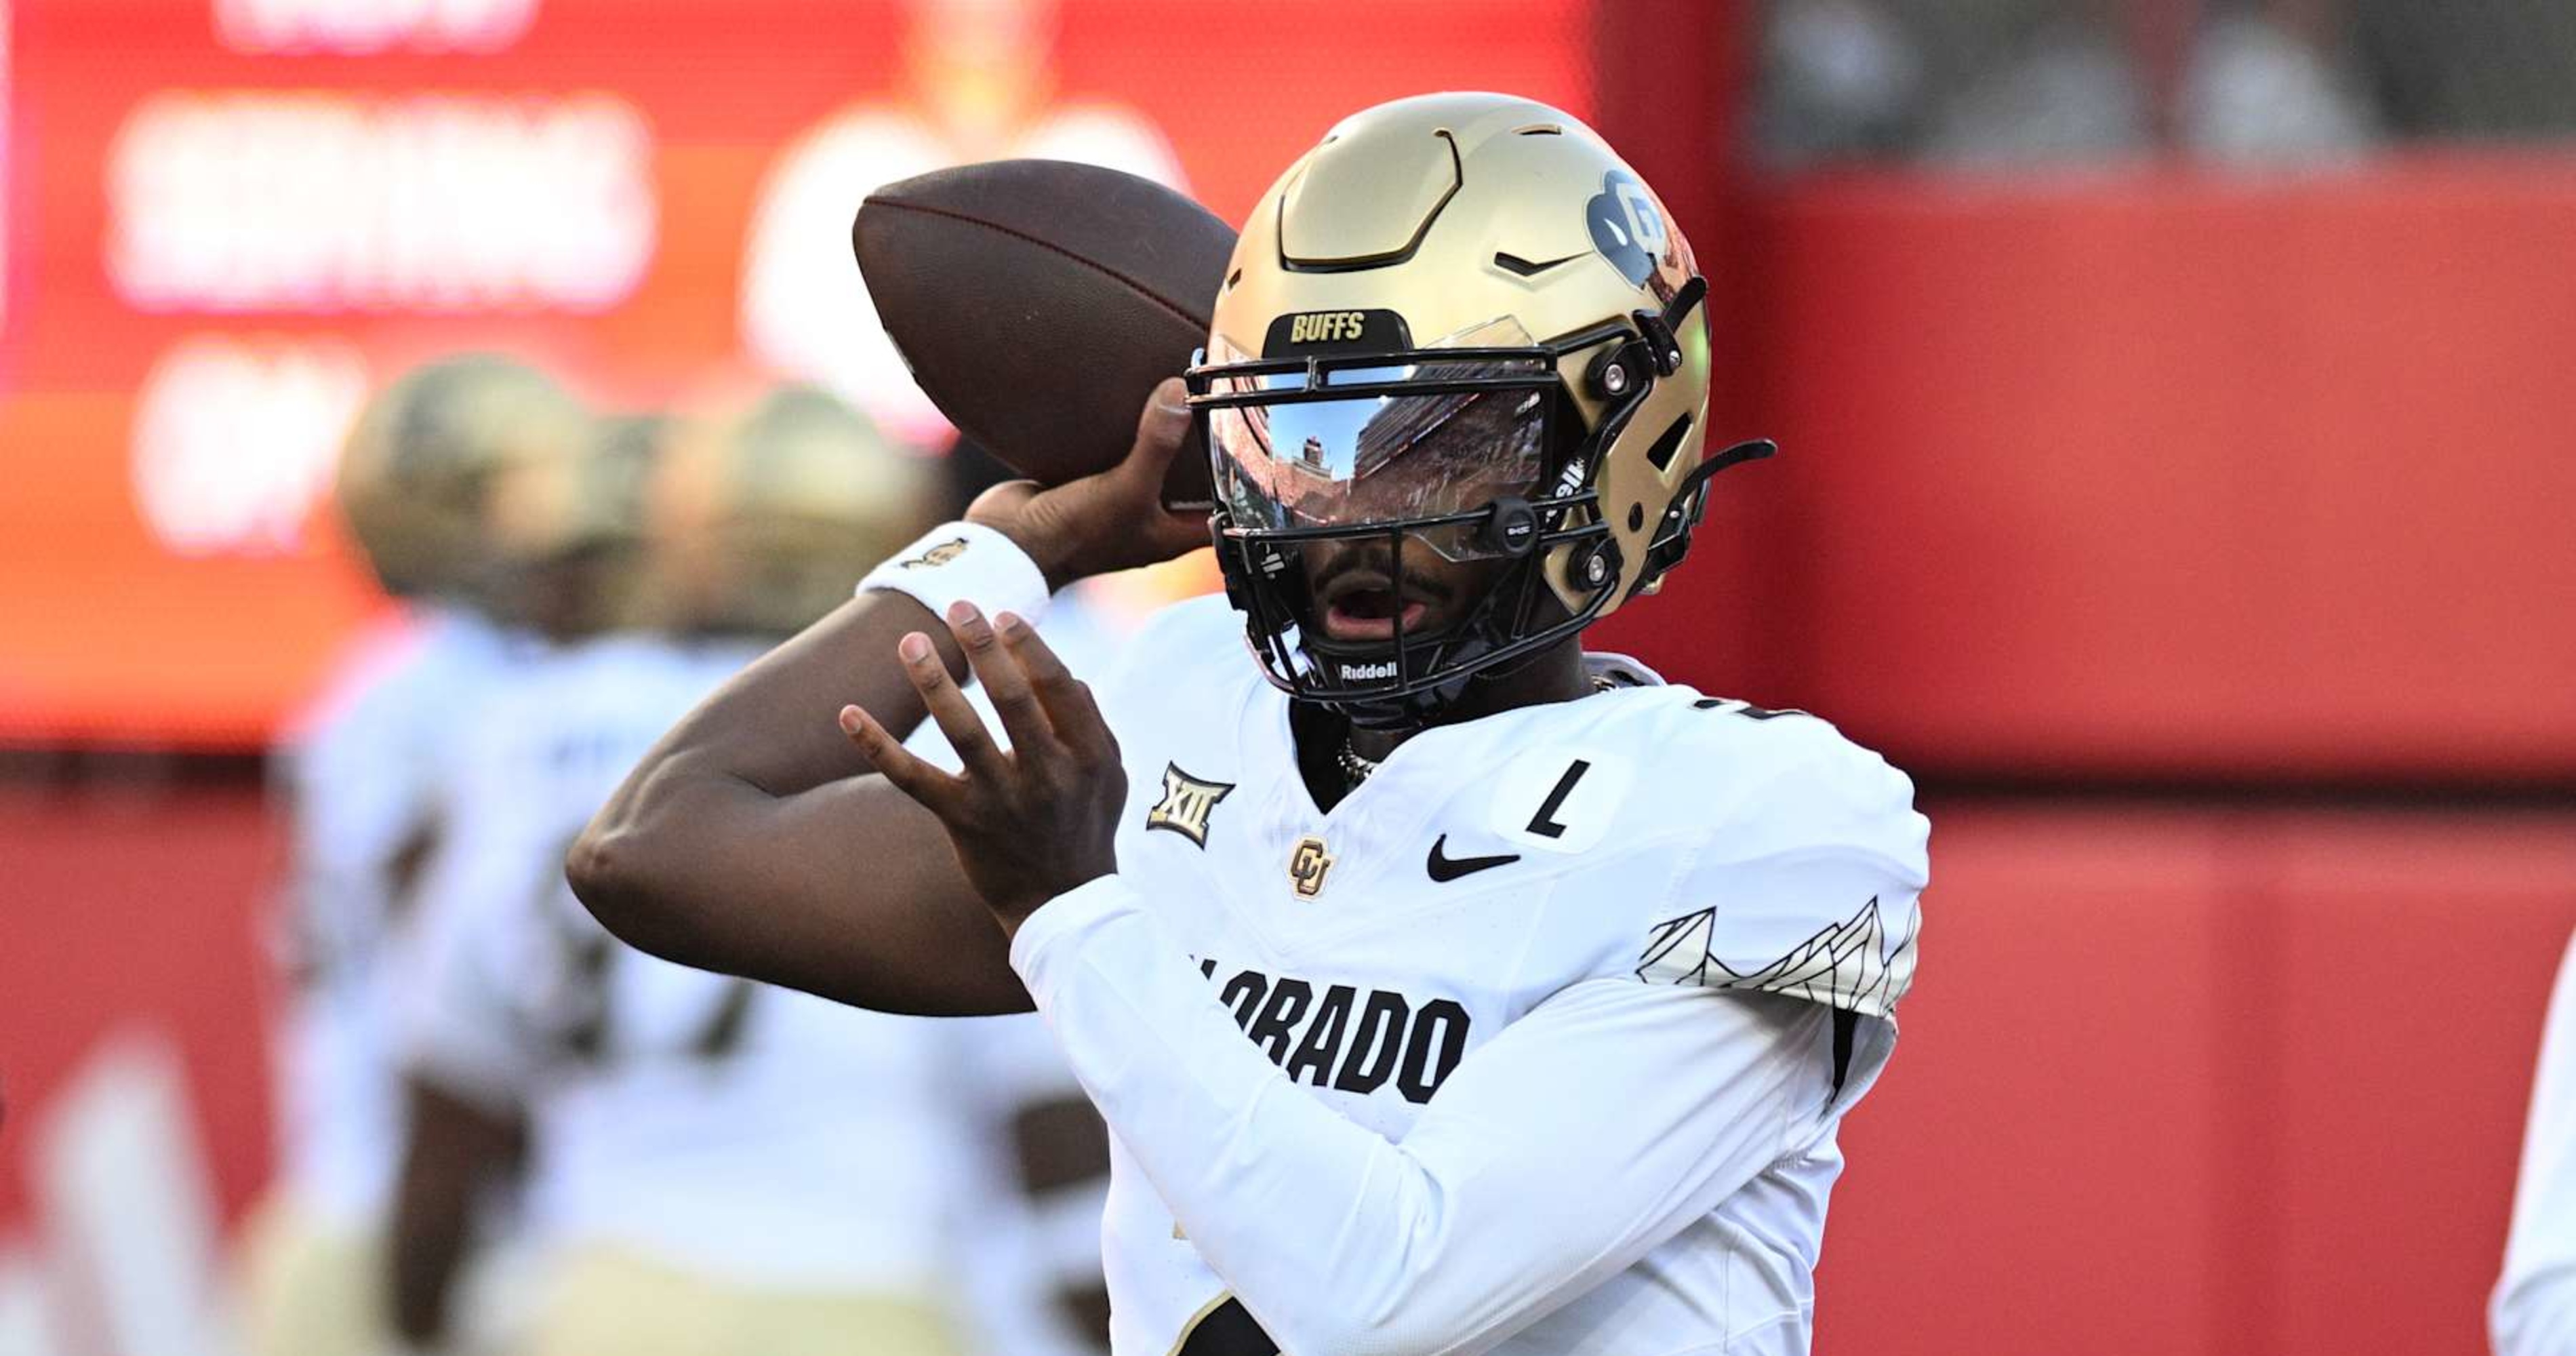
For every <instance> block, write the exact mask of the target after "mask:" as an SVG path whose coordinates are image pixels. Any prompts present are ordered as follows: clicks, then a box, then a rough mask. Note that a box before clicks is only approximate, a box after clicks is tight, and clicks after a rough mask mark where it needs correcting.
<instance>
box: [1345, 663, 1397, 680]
mask: <svg viewBox="0 0 2576 1356" xmlns="http://www.w3.org/2000/svg"><path fill="white" fill-rule="evenodd" d="M1394 676H1395V661H1394V660H1392V659H1389V660H1382V661H1380V662H1378V663H1375V664H1344V665H1342V681H1343V682H1345V683H1355V682H1359V681H1361V680H1363V679H1368V678H1392V677H1394Z"/></svg>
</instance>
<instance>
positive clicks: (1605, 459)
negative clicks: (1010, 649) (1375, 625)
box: [1189, 94, 1771, 728]
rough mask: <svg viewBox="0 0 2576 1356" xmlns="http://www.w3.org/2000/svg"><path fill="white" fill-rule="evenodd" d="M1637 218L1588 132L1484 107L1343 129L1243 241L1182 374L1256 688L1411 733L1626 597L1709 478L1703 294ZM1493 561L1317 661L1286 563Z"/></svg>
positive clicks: (1397, 111)
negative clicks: (1335, 552) (1461, 591)
mask: <svg viewBox="0 0 2576 1356" xmlns="http://www.w3.org/2000/svg"><path fill="white" fill-rule="evenodd" d="M1707 290H1708V289H1707V284H1706V283H1705V282H1704V281H1703V280H1702V279H1701V277H1700V275H1699V273H1698V270H1697V268H1696V266H1695V264H1694V263H1693V260H1692V258H1691V251H1690V246H1689V245H1688V244H1687V243H1686V242H1684V241H1683V239H1682V237H1681V233H1680V232H1679V231H1678V230H1676V229H1675V228H1674V227H1673V225H1672V222H1671V220H1670V218H1669V217H1667V216H1666V214H1665V212H1664V210H1663V205H1662V204H1661V202H1660V201H1658V200H1657V199H1656V197H1655V195H1654V194H1653V192H1652V191H1651V190H1649V189H1648V188H1647V187H1646V185H1645V184H1644V183H1643V182H1641V181H1640V180H1639V179H1638V177H1637V175H1636V174H1635V172H1634V171H1632V170H1630V169H1629V168H1628V166H1627V164H1626V163H1625V162H1623V161H1622V160H1620V158H1619V157H1618V155H1617V154H1616V153H1614V152H1613V151H1612V150H1611V149H1610V148H1609V146H1608V145H1606V144H1604V143H1603V142H1602V140H1601V138H1600V137H1599V136H1598V135H1597V134H1595V133H1594V132H1593V131H1592V130H1591V129H1590V128H1588V127H1585V126H1584V125H1583V124H1582V123H1580V122H1577V121H1576V120H1575V119H1573V118H1571V117H1568V116H1567V115H1566V114H1564V113H1562V112H1560V111H1558V110H1556V109H1553V108H1549V107H1547V106H1546V105H1544V104H1538V103H1533V102H1531V101H1529V100H1526V99H1520V98H1514V97H1511V96H1507V95H1500V94H1434V95H1426V96H1422V97H1419V98H1413V99H1404V100H1399V101H1397V102H1394V103H1390V104H1383V105H1380V106H1379V107H1376V108H1373V109H1369V110H1367V111H1365V112H1362V113H1359V114H1357V115H1354V116H1353V117H1351V118H1349V119H1347V120H1345V121H1344V122H1342V123H1341V124H1340V125H1339V126H1337V127H1335V128H1333V129H1332V130H1331V131H1330V132H1328V133H1326V134H1325V136H1324V139H1323V141H1322V142H1321V143H1320V144H1318V145H1317V146H1316V147H1315V148H1314V149H1313V150H1310V151H1308V152H1307V153H1306V154H1305V156H1304V157H1303V158H1301V159H1300V160H1298V161H1297V163H1296V164H1294V165H1292V166H1290V167H1289V169H1288V172H1287V173H1286V174H1284V175H1282V176H1281V177H1280V179H1279V182H1278V183H1277V184H1276V185H1274V186H1273V187H1272V188H1271V190H1270V192H1269V194H1268V195H1267V196H1265V197H1264V198H1263V199H1262V200H1261V203H1260V205H1259V206H1257V207H1255V208H1254V209H1253V212H1252V218H1251V220H1250V221H1249V222H1247V223H1246V224H1245V226H1244V230H1243V236H1242V239H1241V241H1240V243H1239V244H1238V245H1237V247H1236V250H1235V254H1234V259H1233V262H1232V264H1231V265H1230V266H1229V268H1228V271H1227V275H1226V278H1225V281H1224V285H1223V290H1222V291H1221V292H1220V293H1219V295H1218V298H1217V303H1216V310H1215V317H1214V323H1213V325H1212V327H1211V333H1210V334H1209V336H1208V347H1207V351H1206V352H1205V353H1204V354H1203V355H1202V359H1201V361H1200V362H1199V363H1198V364H1196V365H1194V366H1193V367H1192V369H1191V371H1190V373H1189V380H1190V390H1191V398H1190V403H1191V405H1192V406H1193V407H1194V409H1195V411H1196V413H1197V416H1198V418H1199V419H1200V420H1201V421H1202V422H1203V424H1204V426H1205V433H1206V437H1207V445H1208V449H1209V455H1210V457H1211V459H1212V461H1213V463H1214V470H1215V481H1216V491H1217V493H1216V499H1217V510H1216V515H1215V524H1214V525H1215V528H1216V533H1217V555H1218V561H1219V564H1220V565H1221V566H1222V567H1223V569H1224V572H1225V576H1226V583H1227V589H1228V592H1229V594H1230V595H1231V596H1232V597H1233V599H1234V602H1235V605H1236V606H1237V607H1238V608H1240V609H1241V610H1242V611H1243V612H1244V613H1245V614H1246V618H1247V626H1248V628H1249V630H1250V632H1251V639H1252V645H1253V649H1254V651H1255V652H1256V653H1257V654H1258V655H1259V656H1260V658H1261V660H1262V664H1263V667H1264V669H1265V670H1266V671H1267V672H1268V674H1269V676H1270V679H1271V681H1272V682H1273V683H1275V684H1277V685H1278V686H1279V687H1281V688H1283V689H1285V690H1287V691H1288V692H1289V693H1290V694H1291V695H1293V696H1296V697H1299V698H1302V699H1306V700H1312V701H1320V702H1324V703H1327V704H1329V705H1331V706H1333V707H1335V708H1337V709H1340V710H1342V711H1343V712H1345V713H1346V714H1348V715H1349V716H1350V717H1351V719H1352V720H1354V721H1355V722H1358V723H1360V724H1364V725H1375V726H1383V727H1393V728H1402V727H1406V726H1411V725H1417V724H1420V723H1422V722H1424V721H1425V720H1426V719H1427V718H1428V717H1429V715H1430V714H1431V713H1432V712H1433V711H1435V710H1436V709H1437V708H1438V707H1439V706H1440V705H1442V704H1444V703H1446V702H1448V701H1450V700H1453V699H1454V698H1455V697H1456V695H1457V694H1458V693H1459V692H1460V691H1461V690H1462V688H1463V686H1464V684H1465V683H1466V682H1467V681H1468V680H1469V679H1470V678H1472V677H1473V676H1474V675H1476V674H1478V673H1482V672H1493V671H1497V670H1498V669H1499V668H1500V666H1506V665H1510V664H1512V663H1513V662H1514V661H1517V660H1521V659H1524V658H1526V657H1528V656H1531V655H1534V654H1535V653H1537V652H1538V651H1540V650H1542V649H1544V648H1546V647H1549V646H1551V645H1554V644H1555V643H1557V642H1558V641H1561V640H1563V639H1565V638H1567V637H1569V636H1571V635H1573V634H1574V633H1576V632H1578V631H1580V630H1581V629H1582V628H1583V627H1585V626H1588V625H1590V624H1591V623H1592V622H1594V621H1596V620H1598V619H1599V618H1601V617H1604V616H1607V615H1609V614H1610V613H1611V612H1612V611H1614V610H1616V609H1617V608H1618V607H1619V606H1620V604H1622V603H1623V602H1625V601H1626V600H1627V599H1629V598H1631V597H1633V596H1635V595H1636V594H1638V593H1640V592H1643V591H1648V590H1651V589H1652V588H1653V587H1655V585H1656V583H1657V582H1658V581H1659V580H1660V579H1661V578H1662V576H1663V574H1664V572H1665V571H1667V570H1669V569H1671V568H1672V567H1673V565H1675V564H1676V563H1678V562H1679V561H1680V560H1681V558H1682V555H1683V553H1684V552H1685V551H1687V550H1688V549H1689V545H1690V535H1691V531H1692V529H1693V528H1694V527H1696V526H1697V525H1698V523H1699V520H1700V515H1701V511H1702V508H1703V505H1704V503H1705V495H1706V486H1707V482H1708V478H1709V477H1710V476H1711V475H1713V474H1714V473H1715V472H1716V471H1718V470H1719V469H1721V468H1723V467H1725V466H1728V465H1732V464H1735V463H1736V462H1740V461H1743V460H1747V459H1749V458H1753V457H1759V456H1766V455H1769V453H1770V451H1771V446H1770V444H1768V443H1747V444H1742V445H1739V446H1737V447H1735V448H1733V449H1730V450H1729V451H1728V452H1726V453H1724V454H1722V455H1720V456H1718V457H1716V458H1710V459H1704V458H1703V456H1702V451H1703V441H1704V439H1705V436H1706V421H1707V404H1708V380H1709V361H1710V357H1709V340H1708V328H1707V320H1706V317H1705V315H1704V314H1703V310H1702V306H1701V302H1702V299H1703V298H1704V297H1705V296H1706V294H1707ZM1372 536H1374V537H1380V538H1385V539H1387V540H1389V541H1390V542H1391V543H1392V545H1393V549H1394V551H1395V556H1394V559H1395V562H1396V564H1395V569H1396V571H1397V574H1398V575H1399V577H1400V576H1401V573H1402V562H1403V560H1404V558H1405V557H1404V554H1403V553H1404V552H1406V551H1408V550H1416V551H1418V550H1431V551H1436V552H1438V553H1440V554H1441V555H1442V556H1444V557H1446V558H1448V559H1450V560H1453V561H1458V560H1470V559H1482V560H1504V561H1509V562H1513V564H1512V565H1511V567H1510V568H1509V569H1507V570H1506V571H1505V572H1504V573H1503V574H1502V575H1501V577H1500V578H1499V580H1498V581H1497V582H1496V583H1495V585H1494V586H1493V587H1492V588H1491V589H1490V590H1489V591H1488V593H1487V595H1486V596H1485V597H1484V598H1483V600H1482V601H1481V602H1480V603H1479V604H1478V605H1477V606H1475V607H1473V608H1470V609H1469V610H1468V613H1467V615H1466V616H1465V617H1464V618H1463V619H1462V620H1460V621H1459V622H1458V623H1457V624H1455V625H1452V626H1449V627H1446V628H1443V629H1442V630H1441V631H1440V632H1439V633H1437V634H1407V633H1406V632H1405V631H1404V630H1403V628H1402V625H1401V623H1400V622H1399V623H1398V625H1397V627H1396V629H1395V634H1394V636H1393V638H1392V639H1390V640H1368V641H1350V640H1336V639H1333V638H1331V637H1329V636H1327V635H1326V634H1325V633H1324V629H1323V628H1322V627H1321V626H1319V625H1318V624H1317V619H1316V618H1315V616H1314V615H1313V610H1314V600H1313V599H1312V598H1311V597H1309V596H1308V593H1309V590H1308V589H1307V586H1306V576H1305V572H1304V570H1303V569H1302V568H1301V567H1300V564H1299V549H1300V547H1301V546H1302V545H1303V544H1304V543H1307V542H1313V541H1317V540H1333V539H1351V538H1365V537H1372Z"/></svg>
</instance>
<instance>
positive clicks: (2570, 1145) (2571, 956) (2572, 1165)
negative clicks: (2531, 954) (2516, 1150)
mask: <svg viewBox="0 0 2576 1356" xmlns="http://www.w3.org/2000/svg"><path fill="white" fill-rule="evenodd" d="M2488 1318H2489V1322H2490V1324H2491V1325H2492V1330H2493V1337H2494V1340H2495V1349H2496V1356H2571V1353H2576V938H2570V939H2569V942H2568V948H2567V957H2566V959H2565V960H2564V961H2562V962H2560V964H2559V967H2558V984H2557V988H2556V990H2555V991H2554V992H2553V993H2552V994H2551V995H2550V999H2549V1023H2548V1026H2547V1027H2546V1028H2545V1029H2544V1030H2543V1031H2542V1033H2541V1038H2540V1071H2539V1073H2538V1075H2537V1076H2536V1077H2535V1078H2534V1079H2533V1080H2532V1087H2531V1120H2530V1122H2529V1124H2528V1126H2527V1127H2526V1128H2525V1129H2524V1131H2523V1139H2522V1175H2521V1179H2520V1182H2519V1184H2518V1185H2517V1186H2516V1187H2515V1189H2514V1198H2513V1233H2512V1235H2511V1237H2510V1239H2509V1241H2508V1242H2507V1243H2506V1245H2505V1254H2504V1278H2503V1279H2502V1280H2501V1281H2499V1282H2497V1284H2496V1293H2495V1303H2494V1307H2493V1309H2492V1311H2491V1312H2490V1314H2489V1316H2488Z"/></svg>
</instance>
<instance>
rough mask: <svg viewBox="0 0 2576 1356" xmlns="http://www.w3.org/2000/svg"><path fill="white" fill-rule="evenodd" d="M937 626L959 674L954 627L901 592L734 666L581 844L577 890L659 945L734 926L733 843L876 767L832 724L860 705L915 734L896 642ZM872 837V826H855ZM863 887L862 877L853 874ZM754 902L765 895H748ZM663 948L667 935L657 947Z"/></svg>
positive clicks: (684, 957) (917, 709)
mask: <svg viewBox="0 0 2576 1356" xmlns="http://www.w3.org/2000/svg"><path fill="white" fill-rule="evenodd" d="M911 631H926V632H928V633H929V634H930V635H931V636H933V637H934V638H935V639H936V640H937V641H938V642H939V643H940V645H941V646H942V647H943V648H942V653H943V655H945V656H947V657H948V659H949V661H950V669H951V671H952V672H962V671H963V668H964V659H963V657H962V655H959V654H958V653H957V652H956V650H955V643H954V641H952V640H950V639H949V637H948V633H947V628H946V627H944V626H941V625H938V624H937V623H936V619H935V618H933V617H932V616H931V615H930V613H929V611H928V609H926V608H924V607H923V606H922V605H921V604H920V603H918V602H915V601H913V600H912V599H911V598H909V597H906V596H904V595H902V594H899V593H886V592H877V593H869V594H866V595H864V596H862V597H859V598H856V599H853V600H852V601H850V602H848V603H845V604H843V605H842V606H841V607H840V608H838V609H837V610H835V611H834V612H833V613H832V614H831V615H829V616H827V617H825V618H824V619H823V620H821V621H819V622H816V623H815V624H814V625H813V626H811V627H808V628H807V629H806V630H805V631H804V632H803V633H802V634H800V635H798V636H796V637H795V638H794V639H792V640H789V641H787V642H786V643H785V644H782V645H780V646H779V647H778V648H777V649H775V650H772V651H770V652H769V653H768V654H766V655H764V656H762V657H761V658H760V659H759V660H757V661H755V662H754V663H753V664H752V665H751V666H750V667H749V668H747V669H745V670H744V671H743V672H742V673H740V674H738V675H736V676H735V677H734V678H733V679H732V680H731V681H729V682H727V683H726V684H725V685H724V686H723V687H721V688H718V689H717V690H716V691H715V693H714V694H713V695H711V696H709V697H708V698H707V699H706V700H705V701H704V702H702V703H700V704H699V705H698V707H697V709H696V710H694V711H691V712H690V713H689V714H688V715H687V716H686V717H684V718H683V719H682V720H681V721H680V723H679V724H678V725H676V726H674V727H672V729H671V732H670V733H669V734H666V735H664V736H663V737H662V739H661V740H660V741H659V742H658V743H656V744H655V745H654V746H653V748H652V750H651V751H650V752H648V753H646V754H645V755H644V757H643V759H642V760H641V761H640V762H638V763H637V764H636V765H635V768H634V770H633V771H632V772H630V773H628V774H627V777H626V780H625V781H624V782H623V783H622V784H621V785H619V787H618V788H617V791H616V793H615V794H614V795H612V796H611V797H610V798H609V800H608V803H607V804H606V805H605V806H603V807H602V808H601V809H600V811H599V813H598V814H597V815H596V816H594V817H593V818H592V820H591V822H590V824H589V826H588V827H587V828H585V829H584V830H583V831H582V834H581V836H580V838H579V839H578V840H577V841H576V842H575V843H574V845H573V849H572V852H571V854H570V857H569V859H568V861H567V864H566V865H567V870H568V872H569V874H570V876H571V880H572V886H573V889H574V892H575V893H577V894H578V895H579V896H580V897H581V900H582V902H583V903H584V904H586V905H588V906H589V907H590V908H591V910H592V911H593V912H594V913H596V914H598V915H599V918H600V921H601V922H602V923H603V924H605V925H607V926H608V927H609V929H610V930H611V931H613V932H616V933H618V934H619V935H620V936H621V937H623V936H627V934H628V933H629V932H630V931H641V932H643V933H645V934H646V935H647V937H648V938H650V940H643V939H637V938H631V937H630V938H629V940H630V941H635V943H636V944H637V945H642V946H646V947H647V949H650V950H654V951H656V952H657V953H659V954H667V955H672V956H673V958H674V959H678V960H681V961H684V962H686V963H689V964H704V963H706V962H704V961H702V960H701V959H699V958H698V957H696V956H694V955H691V954H687V952H688V951H689V950H690V939H692V938H695V937H699V936H703V935H704V934H705V933H706V932H707V930H709V929H711V928H712V929H721V928H724V927H727V926H730V925H731V923H730V922H729V921H728V920H727V919H726V918H725V917H724V916H722V915H723V914H725V913H727V912H736V911H737V910H736V909H735V908H734V907H733V906H736V905H738V904H739V903H741V902H742V899H741V896H742V891H743V889H744V887H745V885H746V884H747V882H745V881H742V880H740V879H730V880H721V879H709V878H708V877H709V875H710V871H711V868H712V867H713V865H714V864H715V863H719V862H721V861H723V860H724V858H725V855H726V854H725V853H724V852H723V848H724V846H725V845H726V844H727V843H728V842H729V841H739V840H740V839H742V838H743V837H745V836H746V835H749V834H759V833H761V832H762V831H763V829H764V825H763V824H762V822H761V821H763V820H769V819H776V818H779V817H781V816H783V815H784V814H786V813H787V812H786V811H784V810H783V809H780V808H777V807H778V806H779V805H780V803H782V802H784V801H786V800H787V799H789V798H791V797H794V796H796V795H798V794H800V793H803V792H807V791H810V790H812V789H814V788H816V787H820V786H823V785H825V784H827V783H830V782H835V781H840V780H843V779H847V778H851V777H857V776H860V775H863V774H865V773H867V772H868V771H870V769H869V768H868V767H867V765H866V764H865V762H864V761H863V760H861V759H860V758H859V757H858V756H857V755H856V754H855V753H853V752H852V750H851V748H850V743H849V741H848V740H847V739H845V738H843V737H842V735H841V733H840V730H839V728H838V727H837V726H836V725H835V724H834V717H835V715H836V713H838V712H839V710H840V709H841V707H842V706H843V705H844V704H846V703H851V702H856V703H858V704H859V705H861V706H862V707H864V708H866V709H867V710H868V711H870V712H871V713H875V714H877V718H878V719H879V720H881V721H883V722H884V723H885V724H886V725H887V727H888V728H890V729H894V730H897V731H899V732H901V731H909V730H910V729H911V728H912V727H914V726H916V725H918V724H920V722H921V719H922V716H923V707H922V704H921V698H920V695H919V694H918V693H916V692H915V691H914V690H913V688H912V685H911V684H910V683H909V682H908V681H906V680H905V678H904V676H903V673H902V670H901V668H900V666H899V665H898V664H897V663H896V662H895V659H894V653H895V645H896V642H897V641H899V640H900V639H901V638H902V637H903V636H904V635H905V634H906V633H907V632H911ZM843 831H844V832H849V833H854V834H856V835H858V836H861V837H864V836H865V835H866V833H867V826H866V825H864V824H860V825H855V826H844V829H843ZM853 884H854V885H863V882H853ZM751 902H752V903H754V904H755V905H756V904H757V903H758V901H757V899H756V898H755V899H754V900H752V901H751ZM656 943H659V944H658V945H657V944H656Z"/></svg>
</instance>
